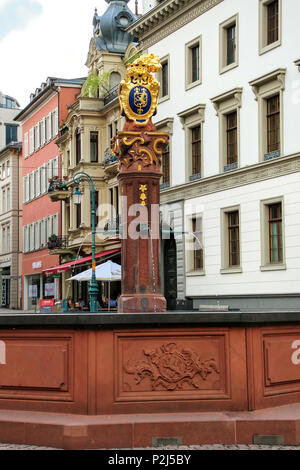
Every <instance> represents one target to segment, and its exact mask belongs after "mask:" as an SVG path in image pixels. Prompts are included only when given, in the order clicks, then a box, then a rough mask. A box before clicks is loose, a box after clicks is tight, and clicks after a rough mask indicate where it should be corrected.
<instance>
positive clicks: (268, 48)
mask: <svg viewBox="0 0 300 470" xmlns="http://www.w3.org/2000/svg"><path fill="white" fill-rule="evenodd" d="M279 46H281V41H280V40H278V41H276V42H272V43H271V44H268V45H267V46H264V47H262V48H261V49H260V51H259V55H263V54H265V53H266V52H269V51H271V50H272V49H276V47H279Z"/></svg>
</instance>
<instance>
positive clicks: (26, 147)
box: [24, 132, 29, 158]
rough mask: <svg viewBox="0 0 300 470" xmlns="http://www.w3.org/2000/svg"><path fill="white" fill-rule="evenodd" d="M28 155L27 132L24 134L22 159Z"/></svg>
mask: <svg viewBox="0 0 300 470" xmlns="http://www.w3.org/2000/svg"><path fill="white" fill-rule="evenodd" d="M28 155H29V141H28V132H25V134H24V158H26V157H28Z"/></svg>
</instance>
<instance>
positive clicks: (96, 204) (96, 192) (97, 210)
mask: <svg viewBox="0 0 300 470" xmlns="http://www.w3.org/2000/svg"><path fill="white" fill-rule="evenodd" d="M95 206H96V218H95V224H96V228H97V227H98V225H99V191H95Z"/></svg>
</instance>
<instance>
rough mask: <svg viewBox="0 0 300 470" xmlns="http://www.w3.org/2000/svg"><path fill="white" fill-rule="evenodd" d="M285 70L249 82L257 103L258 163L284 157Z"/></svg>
mask: <svg viewBox="0 0 300 470" xmlns="http://www.w3.org/2000/svg"><path fill="white" fill-rule="evenodd" d="M285 75H286V69H277V70H275V71H274V72H271V73H269V74H267V75H264V76H263V77H260V78H258V79H256V80H253V81H252V82H250V83H249V84H250V86H252V89H253V92H254V94H255V97H256V100H257V102H258V131H259V134H258V135H259V158H260V161H264V160H270V159H273V158H277V157H280V156H283V155H284V142H283V92H284V90H285Z"/></svg>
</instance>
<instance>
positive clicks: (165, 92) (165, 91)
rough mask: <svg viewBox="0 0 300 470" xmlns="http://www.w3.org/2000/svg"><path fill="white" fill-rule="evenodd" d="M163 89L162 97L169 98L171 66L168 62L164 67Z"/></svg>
mask: <svg viewBox="0 0 300 470" xmlns="http://www.w3.org/2000/svg"><path fill="white" fill-rule="evenodd" d="M161 74H162V84H161V85H162V89H161V95H162V97H164V96H167V95H168V94H169V86H168V85H169V84H168V74H169V64H168V62H165V63H164V64H163V65H162V72H161Z"/></svg>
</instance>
